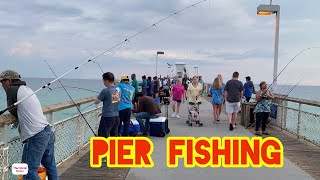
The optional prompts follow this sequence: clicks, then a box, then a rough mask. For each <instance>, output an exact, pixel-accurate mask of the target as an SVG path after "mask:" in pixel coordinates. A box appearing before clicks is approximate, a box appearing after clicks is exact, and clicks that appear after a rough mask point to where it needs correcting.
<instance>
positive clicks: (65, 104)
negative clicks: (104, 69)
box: [0, 97, 96, 127]
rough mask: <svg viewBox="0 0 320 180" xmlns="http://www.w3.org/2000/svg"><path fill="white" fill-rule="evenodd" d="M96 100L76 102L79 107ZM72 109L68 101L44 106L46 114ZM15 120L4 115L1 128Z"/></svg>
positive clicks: (79, 100) (89, 99)
mask: <svg viewBox="0 0 320 180" xmlns="http://www.w3.org/2000/svg"><path fill="white" fill-rule="evenodd" d="M95 98H96V97H88V98H82V99H77V100H75V101H74V102H75V104H76V105H77V106H79V105H81V104H87V103H90V102H93V101H94V99H95ZM72 107H75V106H74V104H73V102H72V101H68V102H63V103H58V104H53V105H50V106H43V107H42V110H43V113H44V114H50V113H53V112H57V111H61V110H64V109H69V108H72ZM15 120H16V118H15V117H14V116H13V115H11V114H6V115H2V116H0V127H2V126H3V125H4V124H12V123H14V122H15Z"/></svg>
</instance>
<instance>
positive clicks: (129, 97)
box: [117, 83, 135, 111]
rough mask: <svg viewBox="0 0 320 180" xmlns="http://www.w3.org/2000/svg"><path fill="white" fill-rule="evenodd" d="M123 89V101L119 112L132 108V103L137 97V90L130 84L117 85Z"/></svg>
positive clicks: (121, 100)
mask: <svg viewBox="0 0 320 180" xmlns="http://www.w3.org/2000/svg"><path fill="white" fill-rule="evenodd" d="M117 86H118V87H119V88H120V89H121V99H120V103H119V111H121V110H124V109H131V108H132V101H133V98H134V96H135V89H134V88H133V87H132V86H130V85H129V84H125V83H120V84H118V85H117Z"/></svg>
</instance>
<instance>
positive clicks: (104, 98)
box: [95, 72, 121, 138]
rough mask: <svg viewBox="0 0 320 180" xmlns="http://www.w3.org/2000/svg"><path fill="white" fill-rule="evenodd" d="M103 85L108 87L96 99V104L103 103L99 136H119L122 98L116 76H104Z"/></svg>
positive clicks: (110, 74)
mask: <svg viewBox="0 0 320 180" xmlns="http://www.w3.org/2000/svg"><path fill="white" fill-rule="evenodd" d="M102 77H103V83H104V85H105V86H106V88H104V89H103V90H102V91H101V92H100V94H99V96H98V97H97V98H96V99H95V103H96V104H99V103H100V102H103V106H102V115H101V120H100V125H99V129H98V136H100V137H105V138H108V137H109V136H115V137H117V136H118V127H119V122H120V120H119V110H118V106H119V102H120V97H121V89H120V88H119V87H117V86H115V84H114V75H113V74H112V73H111V72H107V73H104V74H103V75H102Z"/></svg>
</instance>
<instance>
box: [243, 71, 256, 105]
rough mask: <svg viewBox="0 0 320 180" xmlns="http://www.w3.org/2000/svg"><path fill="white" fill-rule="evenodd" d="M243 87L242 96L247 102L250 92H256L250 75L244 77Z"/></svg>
mask: <svg viewBox="0 0 320 180" xmlns="http://www.w3.org/2000/svg"><path fill="white" fill-rule="evenodd" d="M243 89H244V97H245V98H246V101H247V102H249V101H250V99H251V96H252V93H254V94H255V93H256V91H255V89H254V84H253V82H252V81H251V77H250V76H247V77H246V83H244V85H243Z"/></svg>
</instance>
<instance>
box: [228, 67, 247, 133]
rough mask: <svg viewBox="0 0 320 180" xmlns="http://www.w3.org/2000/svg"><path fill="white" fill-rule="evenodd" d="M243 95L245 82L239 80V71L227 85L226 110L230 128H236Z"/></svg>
mask: <svg viewBox="0 0 320 180" xmlns="http://www.w3.org/2000/svg"><path fill="white" fill-rule="evenodd" d="M242 96H243V84H242V82H241V81H239V73H238V72H234V73H233V75H232V79H231V80H229V81H228V82H227V84H226V87H225V99H226V112H227V114H228V120H229V123H230V124H229V129H230V131H232V130H233V129H234V128H236V123H237V122H236V121H237V115H238V112H239V108H240V101H241V98H242Z"/></svg>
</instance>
